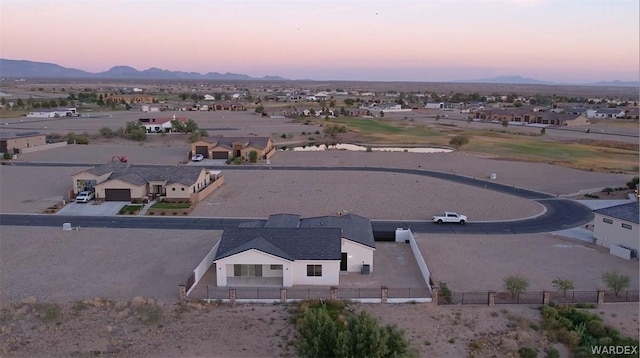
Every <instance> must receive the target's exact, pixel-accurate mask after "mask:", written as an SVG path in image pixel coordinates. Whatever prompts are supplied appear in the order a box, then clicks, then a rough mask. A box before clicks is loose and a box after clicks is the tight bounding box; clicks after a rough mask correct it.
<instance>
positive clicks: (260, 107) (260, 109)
mask: <svg viewBox="0 0 640 358" xmlns="http://www.w3.org/2000/svg"><path fill="white" fill-rule="evenodd" d="M263 112H264V106H263V105H259V106H258V107H256V113H263Z"/></svg>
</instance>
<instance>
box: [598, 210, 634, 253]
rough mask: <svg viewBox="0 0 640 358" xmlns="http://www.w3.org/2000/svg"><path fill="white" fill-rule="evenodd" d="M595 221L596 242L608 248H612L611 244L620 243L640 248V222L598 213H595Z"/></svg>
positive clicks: (631, 247) (620, 244)
mask: <svg viewBox="0 0 640 358" xmlns="http://www.w3.org/2000/svg"><path fill="white" fill-rule="evenodd" d="M605 220H606V221H608V222H605ZM609 222H610V223H609ZM593 223H594V224H593V237H594V239H595V240H596V244H598V245H600V246H604V247H607V248H610V247H611V245H618V246H624V247H628V248H630V249H634V250H639V249H640V248H639V247H638V246H639V243H638V241H640V239H638V238H640V232H639V229H638V226H639V225H638V224H636V223H632V222H630V221H625V220H620V219H616V218H613V217H610V216H606V215H602V214H598V213H596V214H595V218H594V221H593ZM623 225H624V227H623Z"/></svg>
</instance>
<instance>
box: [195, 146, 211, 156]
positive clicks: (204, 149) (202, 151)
mask: <svg viewBox="0 0 640 358" xmlns="http://www.w3.org/2000/svg"><path fill="white" fill-rule="evenodd" d="M195 154H202V155H204V157H205V158H209V147H207V146H206V145H196V153H195Z"/></svg>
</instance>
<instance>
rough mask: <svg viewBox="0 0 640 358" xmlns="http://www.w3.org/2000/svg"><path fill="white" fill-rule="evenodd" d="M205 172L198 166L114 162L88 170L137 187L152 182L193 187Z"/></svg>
mask: <svg viewBox="0 0 640 358" xmlns="http://www.w3.org/2000/svg"><path fill="white" fill-rule="evenodd" d="M203 170H206V169H204V168H202V167H196V166H194V167H191V166H179V167H178V166H173V165H172V166H154V167H147V166H135V165H127V164H125V163H120V162H113V163H109V164H105V165H100V166H97V167H94V168H91V169H88V170H86V172H89V173H92V174H95V175H104V174H107V173H112V174H111V175H110V176H109V179H108V180H113V179H120V180H122V181H125V182H127V183H131V184H135V185H144V184H146V183H148V182H150V181H162V182H166V184H167V185H168V184H174V183H180V184H184V185H193V184H194V183H195V182H196V180H198V177H199V176H200V173H202V171H203Z"/></svg>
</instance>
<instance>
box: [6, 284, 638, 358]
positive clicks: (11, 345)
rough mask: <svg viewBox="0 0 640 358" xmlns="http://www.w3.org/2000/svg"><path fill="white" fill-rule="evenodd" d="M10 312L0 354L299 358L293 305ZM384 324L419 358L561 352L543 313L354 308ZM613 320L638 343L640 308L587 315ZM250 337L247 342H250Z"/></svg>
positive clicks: (138, 304) (122, 305)
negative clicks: (547, 330) (404, 339)
mask: <svg viewBox="0 0 640 358" xmlns="http://www.w3.org/2000/svg"><path fill="white" fill-rule="evenodd" d="M26 302H28V303H18V304H15V305H13V306H12V307H9V308H5V309H3V311H2V315H1V316H0V342H1V343H0V354H2V355H3V356H7V357H11V356H17V357H27V356H29V357H35V356H37V357H48V356H78V357H89V356H96V355H103V354H104V355H109V356H119V357H249V358H250V357H295V356H297V354H296V350H295V344H296V339H297V334H296V331H295V327H294V325H293V322H292V317H293V312H294V310H295V307H294V306H293V305H259V304H243V305H238V306H230V305H224V304H223V305H219V304H213V305H202V304H198V303H192V304H189V305H187V306H178V305H167V304H163V303H162V302H158V301H153V300H151V301H148V300H145V299H143V298H140V297H138V298H135V299H134V300H133V301H131V302H121V301H118V302H113V301H108V300H102V299H92V300H85V301H78V302H75V303H69V304H63V305H53V306H52V305H47V304H40V303H38V302H37V301H36V300H35V299H28V300H26ZM352 307H353V308H354V309H355V310H356V311H360V310H364V311H367V312H368V313H369V314H371V315H372V316H374V317H375V318H376V319H377V320H378V321H379V322H380V323H381V324H390V325H396V326H397V327H398V328H400V329H402V330H404V331H405V334H406V337H407V338H408V339H409V341H410V343H411V346H412V347H413V348H414V349H415V350H416V351H417V352H418V356H420V357H427V356H430V357H467V356H474V357H518V354H517V350H518V349H519V348H521V347H531V348H534V349H536V350H537V351H538V356H544V350H545V349H546V348H547V347H555V348H556V349H558V350H559V351H560V353H561V356H562V357H568V356H569V354H568V353H569V352H568V351H567V349H566V348H565V347H563V346H562V345H560V344H557V343H556V344H553V343H550V342H549V341H548V340H547V338H546V337H545V336H544V335H543V333H542V331H541V330H540V329H539V327H540V324H541V322H540V314H539V313H538V310H537V307H533V306H524V305H520V306H513V305H505V306H501V307H487V306H464V307H462V306H432V305H428V304H414V305H411V304H408V305H393V304H388V305H371V304H356V305H353V306H352ZM589 311H590V312H592V313H597V314H599V315H600V316H601V317H603V318H604V320H605V322H607V323H609V322H608V321H609V320H611V319H613V320H614V321H615V323H614V327H615V328H617V329H618V330H620V331H621V332H622V334H624V335H627V336H630V337H637V335H638V310H637V305H635V304H612V305H604V306H601V307H598V308H596V309H591V310H589ZM248 337H250V339H248Z"/></svg>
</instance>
